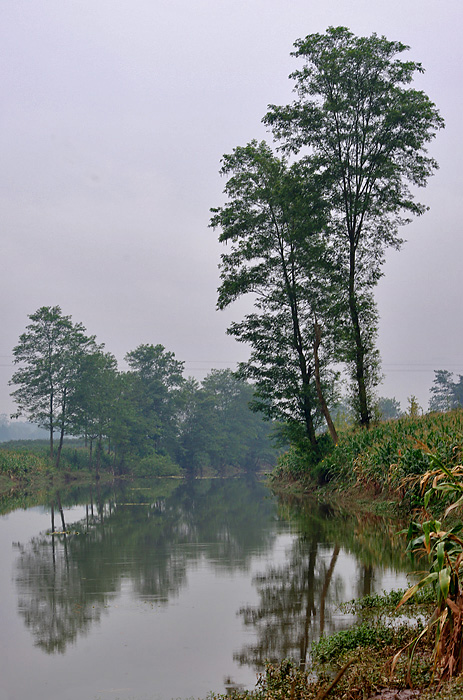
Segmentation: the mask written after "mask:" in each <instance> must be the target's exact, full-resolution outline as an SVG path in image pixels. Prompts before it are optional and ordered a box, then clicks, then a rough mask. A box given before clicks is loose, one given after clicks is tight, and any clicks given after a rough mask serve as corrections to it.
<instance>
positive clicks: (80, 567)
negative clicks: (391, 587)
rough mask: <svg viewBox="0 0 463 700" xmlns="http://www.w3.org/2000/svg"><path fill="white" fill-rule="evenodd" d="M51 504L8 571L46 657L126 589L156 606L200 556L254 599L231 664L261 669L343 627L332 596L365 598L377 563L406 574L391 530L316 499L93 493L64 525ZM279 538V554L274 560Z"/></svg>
mask: <svg viewBox="0 0 463 700" xmlns="http://www.w3.org/2000/svg"><path fill="white" fill-rule="evenodd" d="M145 483H146V482H145ZM61 499H62V500H63V503H64V509H65V508H66V500H65V499H66V497H65V494H61ZM61 499H60V496H59V494H54V497H53V499H50V500H49V506H50V517H51V529H50V531H49V532H43V533H41V534H40V535H38V536H36V537H34V538H33V539H31V540H30V541H29V542H28V543H27V544H25V545H18V552H19V556H18V558H17V561H16V569H15V582H16V588H17V593H18V610H19V613H20V615H21V617H22V619H23V620H24V623H25V625H26V627H27V628H28V629H29V630H30V632H31V634H32V636H33V639H34V643H35V645H36V647H38V648H40V649H41V650H42V651H44V652H46V653H47V654H56V653H62V654H63V653H64V652H65V651H66V650H67V649H68V647H69V645H71V644H75V643H76V642H77V640H78V638H79V637H82V636H84V635H87V634H89V632H90V630H91V629H92V627H94V626H95V625H97V624H98V623H100V622H101V621H102V619H103V616H105V615H107V614H108V612H109V609H110V607H111V602H112V601H113V600H114V599H115V598H116V597H117V596H119V595H120V593H121V591H122V590H124V591H126V590H127V588H129V590H130V593H131V596H132V598H133V599H135V600H138V601H140V602H142V603H143V604H145V603H147V602H148V603H151V604H153V605H156V607H160V608H163V609H166V608H167V604H168V603H172V601H174V600H175V599H176V598H178V597H180V595H181V593H182V591H184V590H185V589H186V587H187V584H188V574H189V572H191V571H193V570H196V569H197V568H198V566H199V564H200V563H202V562H204V561H206V562H207V564H208V571H210V572H211V577H213V576H214V573H215V574H216V575H219V574H220V575H221V576H223V575H226V576H227V577H232V576H233V575H234V574H235V573H236V572H241V573H242V572H249V578H252V583H253V586H254V590H255V592H256V596H257V597H256V602H255V603H254V604H250V603H249V602H246V599H245V600H243V605H242V607H241V608H240V609H239V610H238V611H237V616H238V618H239V619H240V620H241V621H242V623H243V625H244V631H245V634H244V635H243V637H242V639H246V640H247V643H246V644H245V645H244V646H243V647H242V648H241V649H239V650H236V651H235V654H234V660H235V662H236V663H237V664H238V665H241V666H244V665H246V666H249V667H251V668H253V669H255V670H260V669H261V668H262V666H263V665H264V663H265V660H267V659H268V660H271V661H277V660H280V659H282V658H285V657H290V658H293V659H296V660H298V661H299V662H300V663H301V664H303V665H304V664H306V663H307V662H308V660H309V657H310V647H311V643H312V641H314V640H316V639H318V638H319V636H320V635H322V634H330V633H332V632H333V631H336V630H338V629H340V628H341V627H346V626H348V625H349V624H350V623H351V622H352V618H345V617H344V618H343V617H342V615H340V614H339V612H338V605H339V603H340V602H341V601H343V600H345V599H346V597H353V595H364V594H366V593H371V592H373V591H374V590H375V586H376V585H378V583H379V582H380V581H381V570H382V569H383V568H384V567H391V568H392V569H395V570H399V571H400V570H403V569H404V562H403V558H402V555H401V553H400V550H399V549H398V548H397V546H396V545H394V542H393V537H392V535H393V534H394V533H395V531H396V530H397V526H396V525H395V524H391V523H389V522H388V521H386V520H381V519H378V518H376V519H375V518H364V517H352V516H348V515H346V514H340V513H336V514H335V513H333V512H332V511H331V510H330V509H326V508H325V509H321V508H320V507H318V506H314V504H307V503H305V504H298V503H280V505H279V506H278V507H277V505H276V504H275V502H274V501H273V500H272V499H271V498H269V493H268V491H267V490H266V489H265V487H264V486H262V485H261V484H258V483H255V482H245V481H242V480H224V481H221V480H198V481H194V482H174V481H170V482H161V481H159V482H156V484H155V485H152V486H150V487H146V485H143V486H141V487H137V486H135V487H134V486H131V485H125V486H124V487H123V488H122V489H121V488H118V489H116V488H115V487H111V488H109V487H106V488H103V487H99V488H98V490H97V491H95V492H92V491H89V492H87V493H86V494H85V497H81V498H79V502H80V504H81V505H82V506H83V508H82V513H83V517H81V519H80V520H78V521H77V522H73V523H70V522H68V523H65V517H64V509H63V506H62V505H61ZM57 510H58V511H59V512H60V518H61V526H62V530H60V529H57V527H56V523H55V519H57V517H56V516H57ZM67 519H68V520H69V519H70V518H69V515H68V516H67ZM58 528H59V526H58ZM289 528H291V534H288V532H289ZM63 533H67V534H63ZM283 533H287V534H286V535H285V538H286V539H285V541H287V543H288V544H287V551H286V552H285V556H284V558H282V557H281V556H280V557H279V558H278V557H277V558H275V557H274V556H273V554H270V553H271V552H272V550H273V547H274V545H275V543H276V542H277V541H279V540H278V538H279V536H280V535H282V536H283ZM264 555H268V560H267V561H268V563H267V565H265V564H264V563H263V562H264V561H265V560H264V558H263V556H264ZM248 580H249V579H248ZM219 615H220V613H219ZM250 633H251V634H250ZM249 640H250V641H249ZM231 682H232V681H231V680H230V683H231ZM230 683H229V684H230Z"/></svg>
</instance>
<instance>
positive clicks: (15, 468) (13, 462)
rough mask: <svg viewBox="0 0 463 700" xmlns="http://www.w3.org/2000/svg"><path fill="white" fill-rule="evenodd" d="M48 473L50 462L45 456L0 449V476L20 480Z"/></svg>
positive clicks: (26, 451) (25, 451) (24, 451)
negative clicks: (3, 475)
mask: <svg viewBox="0 0 463 700" xmlns="http://www.w3.org/2000/svg"><path fill="white" fill-rule="evenodd" d="M48 471H50V462H49V459H47V457H46V456H45V455H43V456H42V455H38V454H34V453H33V452H30V451H28V450H12V449H5V448H0V474H5V475H6V476H9V477H15V478H21V477H24V476H26V475H27V474H29V473H30V472H34V473H47V472H48Z"/></svg>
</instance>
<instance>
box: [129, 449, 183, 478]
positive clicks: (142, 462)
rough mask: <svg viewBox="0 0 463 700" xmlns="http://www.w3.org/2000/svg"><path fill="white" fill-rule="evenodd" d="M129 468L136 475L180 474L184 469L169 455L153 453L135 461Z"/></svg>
mask: <svg viewBox="0 0 463 700" xmlns="http://www.w3.org/2000/svg"><path fill="white" fill-rule="evenodd" d="M129 470H130V472H131V473H132V474H133V475H134V476H144V477H145V476H180V475H181V474H182V470H181V469H180V467H179V466H178V464H176V463H175V462H173V461H172V460H171V458H170V457H168V456H167V455H160V454H157V453H153V454H151V455H148V456H147V457H142V458H141V459H138V460H137V461H133V462H131V463H130V465H129Z"/></svg>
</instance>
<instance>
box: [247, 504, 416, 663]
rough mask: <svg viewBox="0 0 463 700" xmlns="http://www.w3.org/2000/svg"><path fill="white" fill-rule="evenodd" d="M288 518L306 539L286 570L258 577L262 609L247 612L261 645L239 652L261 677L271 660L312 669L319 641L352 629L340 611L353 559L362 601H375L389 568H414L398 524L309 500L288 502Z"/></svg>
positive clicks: (297, 542)
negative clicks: (408, 565) (286, 660)
mask: <svg viewBox="0 0 463 700" xmlns="http://www.w3.org/2000/svg"><path fill="white" fill-rule="evenodd" d="M280 514H282V515H283V517H287V518H290V519H291V521H292V522H293V523H295V524H296V525H297V530H298V532H299V534H298V536H297V537H296V538H295V539H294V540H293V542H292V544H291V548H290V551H289V552H288V553H287V558H286V562H285V563H284V564H283V565H281V566H278V567H275V566H270V567H269V568H268V569H267V571H265V573H262V574H259V575H257V576H255V577H254V580H253V582H254V585H255V586H256V588H257V591H258V594H259V599H260V602H259V604H258V605H257V606H245V607H243V608H241V610H240V611H239V614H240V615H241V616H242V619H243V622H244V624H245V625H246V626H247V627H250V628H253V629H254V630H255V632H256V635H257V638H256V641H255V642H254V643H252V644H248V645H246V646H245V647H244V648H243V649H242V650H241V651H240V652H237V653H236V654H235V660H236V661H238V662H239V663H240V664H246V665H250V666H252V667H253V668H255V669H260V670H261V669H262V668H263V667H264V665H265V662H266V661H271V662H273V663H276V662H278V661H280V660H281V659H283V658H291V659H293V660H295V661H297V662H298V663H299V664H300V665H301V666H303V667H305V666H306V664H307V662H308V661H309V658H310V649H311V645H312V642H313V641H316V640H318V639H319V638H320V637H321V636H322V635H324V634H328V635H329V634H333V633H334V632H336V631H338V630H339V629H342V628H346V627H348V626H349V625H351V624H352V622H353V620H352V619H351V618H349V617H346V616H344V617H343V616H342V615H340V614H339V612H338V611H339V604H340V603H341V602H343V601H345V600H346V592H345V587H346V580H347V579H348V572H346V570H345V568H346V564H348V558H347V555H348V554H349V553H352V554H355V559H356V568H357V575H356V584H355V589H354V595H355V596H356V597H361V596H364V595H367V594H371V593H372V592H373V587H374V582H375V578H376V576H377V577H378V578H380V573H381V571H382V570H384V569H385V568H386V567H392V568H393V569H395V570H398V571H400V570H404V568H405V567H406V563H405V562H404V557H403V552H402V549H401V548H400V547H399V546H398V545H399V543H398V542H397V541H396V540H395V538H394V535H395V533H396V532H397V529H398V527H397V524H396V523H395V524H394V523H392V522H391V521H390V520H387V519H383V518H378V517H374V516H371V515H369V516H368V515H364V516H359V515H357V516H356V517H354V516H348V515H347V514H346V513H336V514H335V513H334V512H332V511H331V510H330V509H329V508H326V507H325V508H320V507H318V506H316V505H315V504H314V503H311V502H307V501H305V502H302V503H301V502H297V501H296V502H293V503H291V502H289V503H288V502H287V503H286V504H284V503H283V504H282V505H281V508H280ZM341 553H344V556H343V557H342V558H341V557H340V554H341ZM354 561H355V560H354ZM340 562H341V564H340ZM373 562H374V564H373ZM343 564H344V570H343Z"/></svg>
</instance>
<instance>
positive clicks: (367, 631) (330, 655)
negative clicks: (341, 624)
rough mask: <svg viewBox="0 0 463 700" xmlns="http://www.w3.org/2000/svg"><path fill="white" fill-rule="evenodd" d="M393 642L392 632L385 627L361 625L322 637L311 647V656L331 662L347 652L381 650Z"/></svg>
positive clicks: (389, 628)
mask: <svg viewBox="0 0 463 700" xmlns="http://www.w3.org/2000/svg"><path fill="white" fill-rule="evenodd" d="M393 641H394V630H393V629H392V628H391V627H387V626H386V625H381V624H377V625H369V624H367V623H363V624H361V625H359V626H358V627H353V628H352V629H349V630H341V631H340V632H336V634H333V635H331V636H330V637H322V638H321V639H320V640H319V641H318V642H314V643H313V645H312V656H313V657H314V658H315V659H316V660H317V661H321V662H326V661H333V660H335V659H337V658H338V657H339V656H342V655H343V654H345V653H346V652H347V651H352V650H353V649H357V648H358V647H372V648H373V649H381V648H383V647H384V646H385V645H390V644H392V643H393Z"/></svg>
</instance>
